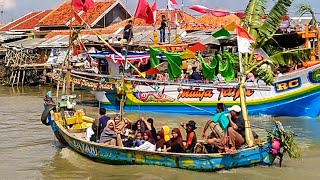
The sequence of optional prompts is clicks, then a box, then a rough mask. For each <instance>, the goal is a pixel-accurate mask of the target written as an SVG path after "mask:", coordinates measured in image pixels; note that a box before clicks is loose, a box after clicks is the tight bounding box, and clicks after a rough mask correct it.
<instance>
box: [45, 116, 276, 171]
mask: <svg viewBox="0 0 320 180" xmlns="http://www.w3.org/2000/svg"><path fill="white" fill-rule="evenodd" d="M76 114H77V113H76ZM75 116H78V117H73V119H78V120H77V121H73V123H74V124H73V127H74V126H75V125H76V126H78V128H79V129H68V128H66V126H65V125H66V121H64V120H63V118H62V116H61V113H59V112H58V113H52V117H54V118H53V120H52V123H50V124H51V126H52V129H55V130H56V132H55V134H56V136H58V140H60V141H61V142H62V143H65V144H66V145H69V146H70V147H71V148H72V149H73V150H75V151H76V152H78V153H80V154H81V155H84V156H86V157H88V158H90V159H92V160H94V161H99V162H103V163H107V164H114V165H157V166H165V167H171V168H181V169H187V170H194V171H217V170H221V169H232V168H237V167H245V166H251V165H258V164H260V165H271V164H272V163H273V161H274V160H275V155H273V154H272V153H271V143H270V142H264V143H259V144H257V145H255V146H254V147H252V148H246V149H242V150H240V151H239V152H237V153H234V154H225V153H215V154H189V153H167V152H156V151H152V152H151V151H140V150H136V149H134V148H125V147H116V146H107V145H103V144H101V143H95V142H89V141H86V140H85V136H86V133H85V128H81V124H82V123H83V122H84V121H83V120H81V119H79V118H80V117H81V115H80V116H79V113H78V115H75ZM69 119H72V118H69ZM70 122H71V121H70V120H69V123H68V125H71V124H72V123H70Z"/></svg>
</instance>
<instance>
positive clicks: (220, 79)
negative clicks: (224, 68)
mask: <svg viewBox="0 0 320 180" xmlns="http://www.w3.org/2000/svg"><path fill="white" fill-rule="evenodd" d="M214 81H215V82H216V83H225V82H226V80H225V79H224V77H222V74H221V71H219V73H218V74H217V76H216V78H215V80H214Z"/></svg>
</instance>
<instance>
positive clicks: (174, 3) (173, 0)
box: [168, 0, 178, 10]
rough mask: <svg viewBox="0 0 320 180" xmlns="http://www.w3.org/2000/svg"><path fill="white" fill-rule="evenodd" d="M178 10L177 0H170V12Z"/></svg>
mask: <svg viewBox="0 0 320 180" xmlns="http://www.w3.org/2000/svg"><path fill="white" fill-rule="evenodd" d="M176 9H178V4H177V1H176V0H168V10H176Z"/></svg>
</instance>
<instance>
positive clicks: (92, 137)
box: [86, 122, 98, 142]
mask: <svg viewBox="0 0 320 180" xmlns="http://www.w3.org/2000/svg"><path fill="white" fill-rule="evenodd" d="M97 130H98V127H97V124H96V122H93V123H92V125H91V126H90V127H88V128H87V130H86V140H87V141H92V142H97V140H98V133H97Z"/></svg>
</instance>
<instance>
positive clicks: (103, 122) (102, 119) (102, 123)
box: [98, 108, 110, 137]
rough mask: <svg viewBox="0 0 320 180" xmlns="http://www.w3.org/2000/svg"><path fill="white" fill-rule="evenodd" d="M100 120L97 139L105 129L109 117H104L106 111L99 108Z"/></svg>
mask: <svg viewBox="0 0 320 180" xmlns="http://www.w3.org/2000/svg"><path fill="white" fill-rule="evenodd" d="M99 114H100V116H101V117H100V118H99V124H98V137H100V135H101V132H102V131H103V129H104V128H105V127H106V125H107V122H108V121H109V120H110V117H109V116H106V109H105V108H100V110H99Z"/></svg>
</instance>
